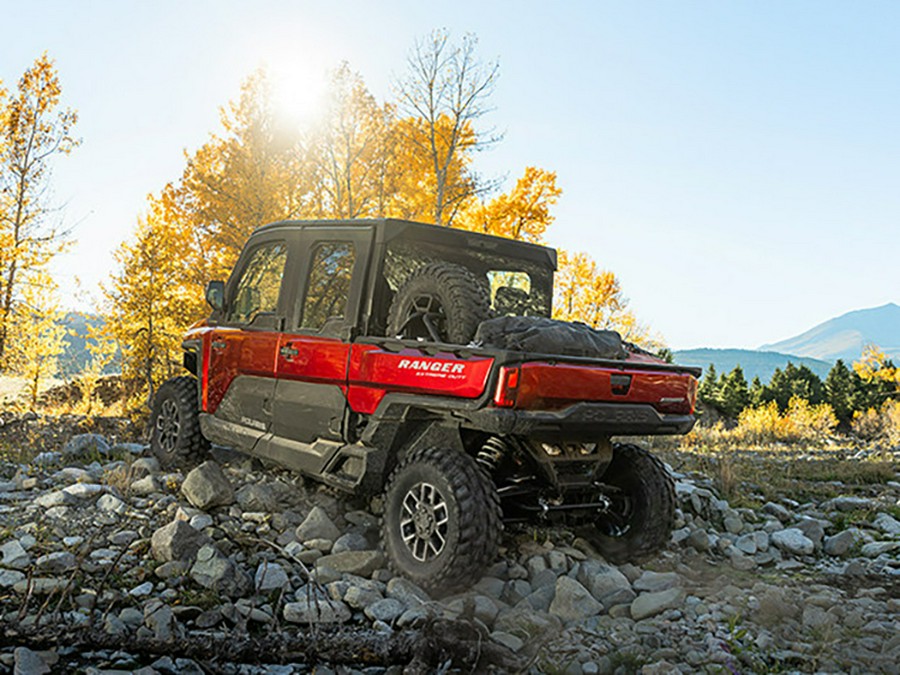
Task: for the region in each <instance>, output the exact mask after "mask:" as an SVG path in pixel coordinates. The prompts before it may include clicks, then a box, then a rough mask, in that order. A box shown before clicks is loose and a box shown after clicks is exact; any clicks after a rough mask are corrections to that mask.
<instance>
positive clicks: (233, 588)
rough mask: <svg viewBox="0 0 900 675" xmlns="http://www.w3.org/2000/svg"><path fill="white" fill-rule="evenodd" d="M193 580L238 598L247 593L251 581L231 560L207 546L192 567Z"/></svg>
mask: <svg viewBox="0 0 900 675" xmlns="http://www.w3.org/2000/svg"><path fill="white" fill-rule="evenodd" d="M190 574H191V578H192V579H193V580H194V581H196V582H197V583H198V584H200V585H201V586H203V588H209V589H212V590H215V591H218V592H220V593H224V594H225V595H228V596H238V595H241V594H243V593H244V592H246V591H247V589H248V588H249V586H250V579H249V578H248V577H247V575H246V574H245V573H244V571H243V570H241V569H240V568H239V567H238V566H237V565H235V564H234V562H232V561H231V559H229V558H227V557H225V556H224V555H222V554H221V553H220V552H219V550H218V549H217V548H216V547H215V546H213V545H211V544H206V545H204V546H201V547H200V550H199V551H197V560H196V562H195V563H194V564H193V566H192V567H191V572H190Z"/></svg>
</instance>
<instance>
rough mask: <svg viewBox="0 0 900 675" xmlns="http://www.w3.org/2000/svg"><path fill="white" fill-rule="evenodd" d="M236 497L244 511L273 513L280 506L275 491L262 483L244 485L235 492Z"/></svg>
mask: <svg viewBox="0 0 900 675" xmlns="http://www.w3.org/2000/svg"><path fill="white" fill-rule="evenodd" d="M235 499H236V500H237V503H238V504H239V505H240V507H241V508H242V509H243V510H244V511H262V512H264V513H271V512H272V511H274V510H276V509H277V508H278V498H277V497H276V495H275V491H274V490H273V489H272V488H271V487H269V486H268V485H263V484H260V483H253V484H251V485H244V486H242V487H241V488H240V489H239V490H238V491H237V493H236V494H235Z"/></svg>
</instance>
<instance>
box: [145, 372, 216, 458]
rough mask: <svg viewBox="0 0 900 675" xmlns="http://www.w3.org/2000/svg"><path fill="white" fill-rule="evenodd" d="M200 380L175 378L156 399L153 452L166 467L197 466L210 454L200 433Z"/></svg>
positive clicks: (153, 407)
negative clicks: (198, 406) (198, 392)
mask: <svg viewBox="0 0 900 675" xmlns="http://www.w3.org/2000/svg"><path fill="white" fill-rule="evenodd" d="M198 413H199V411H198V408H197V380H196V379H195V378H193V377H189V376H185V377H173V378H172V379H170V380H166V381H165V382H164V383H163V385H162V386H161V387H160V388H159V390H158V391H157V392H156V395H155V396H154V397H153V405H152V406H151V412H150V449H151V451H152V452H153V454H154V455H155V456H156V458H157V459H158V460H159V463H160V464H162V465H163V466H164V467H175V466H189V465H192V464H196V463H197V462H198V461H199V460H200V459H201V458H202V457H203V456H204V455H205V454H206V452H207V451H208V450H209V441H207V440H206V439H205V438H204V437H203V434H201V433H200V417H199V415H198Z"/></svg>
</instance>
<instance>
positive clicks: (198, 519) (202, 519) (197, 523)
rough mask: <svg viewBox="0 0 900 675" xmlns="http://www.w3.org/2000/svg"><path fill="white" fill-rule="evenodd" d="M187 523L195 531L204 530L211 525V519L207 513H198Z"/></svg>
mask: <svg viewBox="0 0 900 675" xmlns="http://www.w3.org/2000/svg"><path fill="white" fill-rule="evenodd" d="M188 522H189V523H190V525H191V527H193V528H194V529H195V530H205V529H206V528H207V527H209V526H210V525H212V524H213V519H212V516H211V515H209V514H208V513H198V514H197V515H195V516H191V519H190V520H189V521H188Z"/></svg>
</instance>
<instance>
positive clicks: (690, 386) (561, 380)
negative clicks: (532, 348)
mask: <svg viewBox="0 0 900 675" xmlns="http://www.w3.org/2000/svg"><path fill="white" fill-rule="evenodd" d="M696 397H697V378H696V376H695V375H694V374H693V370H691V369H687V368H685V369H681V368H678V367H674V366H669V365H663V364H659V365H656V364H650V363H629V362H627V361H625V362H617V363H616V365H609V366H606V365H592V364H590V363H567V362H561V361H550V360H547V361H528V362H525V363H522V364H520V365H517V366H505V367H504V368H502V370H501V375H500V382H499V384H498V389H497V394H496V397H495V402H496V403H497V404H498V405H501V406H503V407H513V408H516V409H519V410H561V409H563V408H567V407H569V406H571V405H574V404H576V403H581V402H588V403H593V402H603V403H628V404H649V405H651V406H653V408H654V409H655V410H657V411H658V412H660V413H662V414H677V415H690V414H691V413H693V411H694V403H695V401H696Z"/></svg>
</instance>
